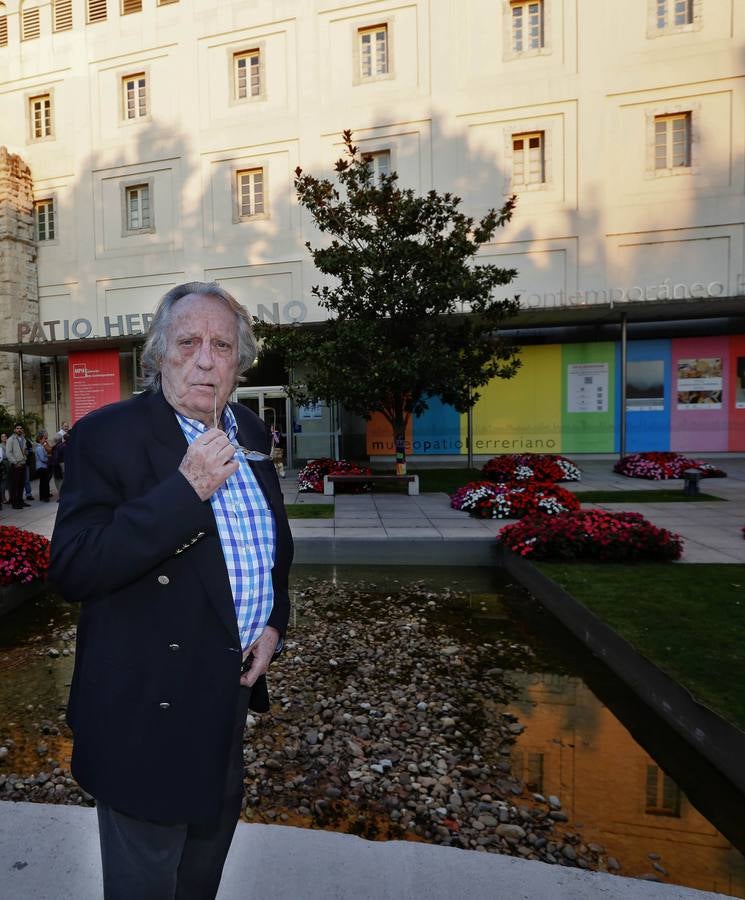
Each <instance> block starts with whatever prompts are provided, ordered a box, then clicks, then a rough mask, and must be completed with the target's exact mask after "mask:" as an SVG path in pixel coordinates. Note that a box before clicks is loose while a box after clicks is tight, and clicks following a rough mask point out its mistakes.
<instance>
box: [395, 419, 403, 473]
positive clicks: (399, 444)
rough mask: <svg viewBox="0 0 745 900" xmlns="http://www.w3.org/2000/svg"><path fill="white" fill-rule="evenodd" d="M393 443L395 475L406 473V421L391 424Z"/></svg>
mask: <svg viewBox="0 0 745 900" xmlns="http://www.w3.org/2000/svg"><path fill="white" fill-rule="evenodd" d="M393 445H394V447H395V448H396V475H405V474H406V422H397V423H396V424H395V425H394V426H393Z"/></svg>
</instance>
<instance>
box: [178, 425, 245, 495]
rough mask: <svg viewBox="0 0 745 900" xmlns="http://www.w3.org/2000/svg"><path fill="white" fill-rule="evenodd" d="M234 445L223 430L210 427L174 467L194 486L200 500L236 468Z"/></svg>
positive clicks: (223, 481) (224, 480) (213, 490)
mask: <svg viewBox="0 0 745 900" xmlns="http://www.w3.org/2000/svg"><path fill="white" fill-rule="evenodd" d="M234 457H235V447H234V446H233V445H232V444H231V443H230V441H229V440H228V438H227V435H226V434H225V432H223V431H220V429H219V428H210V430H209V431H205V433H204V434H200V435H199V437H198V438H197V439H196V440H195V441H194V442H193V443H191V444H189V449H188V450H187V451H186V455H185V456H184V458H183V459H182V460H181V465H180V466H179V467H178V469H179V472H181V474H182V475H183V476H184V478H185V479H186V480H187V481H188V482H189V484H190V485H191V486H192V487H193V488H194V490H195V491H196V492H197V494H198V495H199V499H200V500H208V499H209V498H210V497H211V496H212V495H213V494H214V493H215V491H216V490H217V489H218V488H219V487H222V485H223V484H225V482H226V481H227V480H228V478H230V476H231V475H232V474H233V472H237V471H238V463H237V462H236V460H235V459H234Z"/></svg>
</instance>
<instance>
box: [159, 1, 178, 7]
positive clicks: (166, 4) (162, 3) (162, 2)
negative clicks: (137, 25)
mask: <svg viewBox="0 0 745 900" xmlns="http://www.w3.org/2000/svg"><path fill="white" fill-rule="evenodd" d="M172 3H178V0H158V6H170V5H171V4H172Z"/></svg>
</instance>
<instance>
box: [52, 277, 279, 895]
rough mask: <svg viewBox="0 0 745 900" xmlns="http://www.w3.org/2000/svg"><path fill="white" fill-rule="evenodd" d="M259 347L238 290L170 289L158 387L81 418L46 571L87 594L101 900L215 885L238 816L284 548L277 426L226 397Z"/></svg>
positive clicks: (89, 721) (152, 375) (88, 735)
mask: <svg viewBox="0 0 745 900" xmlns="http://www.w3.org/2000/svg"><path fill="white" fill-rule="evenodd" d="M255 353H256V349H255V342H254V338H253V335H252V332H251V325H250V319H249V317H248V314H247V312H246V310H245V309H244V308H243V307H242V306H240V305H239V304H238V303H237V302H236V301H235V300H234V298H233V297H232V296H231V295H230V294H229V293H227V291H225V290H224V289H222V288H221V287H220V286H219V285H217V284H203V283H201V282H194V283H191V284H185V285H180V286H178V287H176V288H173V289H172V290H171V291H169V292H168V293H167V294H166V295H165V296H164V297H163V299H162V300H161V302H160V304H159V306H158V309H157V310H156V313H155V316H154V318H153V321H152V325H151V328H150V332H149V335H148V339H147V343H146V345H145V348H144V350H143V354H142V365H143V370H144V372H145V375H146V377H147V379H148V380H149V390H147V391H146V392H145V393H143V394H141V395H139V396H137V397H135V398H133V399H131V400H127V401H124V402H122V403H117V404H114V405H112V406H107V407H104V408H103V409H100V410H97V411H96V412H94V413H91V414H90V415H88V416H86V417H85V418H84V419H83V420H82V421H80V422H78V423H77V424H76V425H75V427H74V428H73V429H72V432H71V434H70V439H69V443H68V447H67V451H66V456H65V462H66V467H65V489H64V491H63V494H62V499H61V503H60V509H59V515H58V516H57V523H56V526H55V530H54V536H53V538H52V562H51V572H50V574H51V578H52V580H53V581H54V582H55V583H56V585H57V586H58V587H59V589H60V590H61V591H62V593H63V594H64V596H65V597H66V598H67V599H68V600H78V601H81V602H82V610H81V615H80V622H79V625H78V643H77V653H76V659H75V673H74V676H73V681H72V686H71V689H70V701H69V704H68V722H69V724H70V727H71V729H72V731H73V736H74V748H73V757H72V771H73V774H74V775H75V777H76V778H77V780H78V781H79V782H80V784H81V785H82V786H83V787H84V788H85V789H86V790H87V791H88V792H89V793H91V794H92V795H93V796H94V797H95V798H96V801H97V809H98V820H99V832H100V838H101V853H102V860H103V871H104V896H105V898H106V900H150V898H152V900H156V898H157V900H166V898H178V900H186V898H193V900H206V898H211V897H214V896H215V895H216V893H217V887H218V884H219V881H220V876H221V873H222V867H223V863H224V860H225V856H226V854H227V852H228V848H229V846H230V842H231V840H232V836H233V831H234V829H235V825H236V822H237V819H238V816H239V814H240V810H241V801H242V795H243V729H244V725H245V719H246V714H247V711H248V709H249V706H250V708H251V709H253V710H257V711H265V710H267V709H268V705H269V704H268V694H267V688H266V680H265V677H264V673H265V672H266V670H267V667H268V666H269V663H270V662H271V660H272V658H273V656H274V654H275V652H276V650H277V647H278V642H279V641H280V640H281V638H282V636H283V634H284V631H285V628H286V626H287V622H288V616H289V597H288V586H287V583H288V572H289V567H290V563H291V561H292V537H291V534H290V530H289V526H288V523H287V518H286V515H285V512H284V504H283V501H282V494H281V491H280V487H279V482H278V480H277V476H276V473H275V470H274V466H273V465H272V462H271V460H270V459H269V456H268V454H269V451H270V437H269V435H268V432H267V429H266V427H265V425H264V423H263V422H262V421H261V420H260V419H259V418H258V417H257V416H255V415H254V414H253V413H252V412H250V411H249V410H247V409H245V408H244V407H242V406H240V405H231V404H228V403H227V399H228V397H229V395H230V393H231V392H232V390H233V388H234V387H235V384H236V381H237V379H238V376H239V373H240V372H242V371H244V370H245V369H246V368H248V366H249V365H250V364H251V363H252V362H253V359H254V357H255ZM125 448H126V453H125V452H124V449H125ZM244 448H248V450H252V451H259V452H253V453H248V452H244Z"/></svg>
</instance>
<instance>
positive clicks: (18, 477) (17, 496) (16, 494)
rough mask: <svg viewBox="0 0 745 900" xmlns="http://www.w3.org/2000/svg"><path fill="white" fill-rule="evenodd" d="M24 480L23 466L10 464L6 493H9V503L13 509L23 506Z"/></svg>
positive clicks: (24, 470) (24, 468)
mask: <svg viewBox="0 0 745 900" xmlns="http://www.w3.org/2000/svg"><path fill="white" fill-rule="evenodd" d="M25 481H26V467H25V466H14V465H13V464H11V466H10V474H9V475H8V493H9V494H10V505H11V506H12V507H13V508H14V509H20V508H21V507H22V506H23V485H24V483H25Z"/></svg>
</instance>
